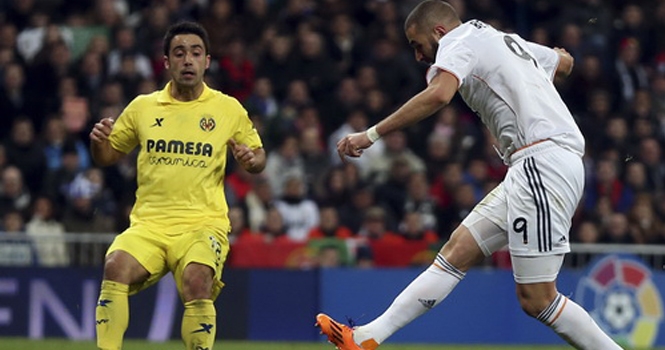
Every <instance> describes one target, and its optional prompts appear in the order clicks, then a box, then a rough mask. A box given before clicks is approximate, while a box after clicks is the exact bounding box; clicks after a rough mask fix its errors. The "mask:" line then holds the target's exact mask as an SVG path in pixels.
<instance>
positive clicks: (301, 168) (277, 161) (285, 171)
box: [264, 135, 305, 197]
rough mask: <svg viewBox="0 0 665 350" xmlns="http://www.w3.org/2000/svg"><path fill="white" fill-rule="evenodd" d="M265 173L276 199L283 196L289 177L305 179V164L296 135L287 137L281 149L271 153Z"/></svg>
mask: <svg viewBox="0 0 665 350" xmlns="http://www.w3.org/2000/svg"><path fill="white" fill-rule="evenodd" d="M264 173H265V176H266V178H267V179H268V181H269V182H270V187H271V190H272V192H273V193H274V195H275V197H281V196H282V193H283V192H282V191H283V190H284V188H285V186H284V185H285V183H286V179H287V178H288V177H295V176H297V177H300V178H304V176H305V162H304V160H303V158H302V154H301V153H300V146H299V143H298V138H297V137H296V136H295V135H287V136H285V137H284V139H283V140H282V142H281V144H280V146H279V148H278V149H277V150H273V151H272V152H270V154H269V156H268V161H267V164H266V169H265V170H264Z"/></svg>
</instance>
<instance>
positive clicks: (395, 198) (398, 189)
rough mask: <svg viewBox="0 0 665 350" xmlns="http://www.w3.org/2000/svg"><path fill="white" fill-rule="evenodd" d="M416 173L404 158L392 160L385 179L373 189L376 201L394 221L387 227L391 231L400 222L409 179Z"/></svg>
mask: <svg viewBox="0 0 665 350" xmlns="http://www.w3.org/2000/svg"><path fill="white" fill-rule="evenodd" d="M416 172H418V171H415V170H414V169H413V168H412V167H411V166H410V164H409V161H408V160H407V158H406V157H396V158H393V159H392V164H391V165H390V169H389V170H388V177H387V179H386V180H385V181H384V182H382V183H380V184H379V185H377V186H376V187H375V190H374V193H375V195H376V201H377V202H378V203H381V204H383V205H385V206H386V208H387V209H388V210H389V213H390V214H389V216H390V217H392V218H394V220H395V221H392V222H391V223H390V226H389V227H390V228H392V229H395V228H396V225H395V224H396V223H397V222H399V221H400V220H402V214H403V213H404V208H405V202H406V200H407V189H408V185H409V178H410V177H411V174H413V173H416Z"/></svg>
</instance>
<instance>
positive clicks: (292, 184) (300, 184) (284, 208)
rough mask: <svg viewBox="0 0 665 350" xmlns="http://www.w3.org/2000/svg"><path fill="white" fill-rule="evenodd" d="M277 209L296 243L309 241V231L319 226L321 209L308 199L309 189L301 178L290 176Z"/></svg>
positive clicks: (276, 204)
mask: <svg viewBox="0 0 665 350" xmlns="http://www.w3.org/2000/svg"><path fill="white" fill-rule="evenodd" d="M275 208H276V209H277V211H279V213H280V215H281V216H282V218H283V220H284V226H285V228H286V233H287V235H288V237H289V239H291V240H292V241H294V242H304V241H306V240H307V236H308V234H309V231H310V230H311V229H313V228H314V227H316V226H318V225H319V222H320V219H319V208H318V205H317V204H316V202H314V201H313V200H311V199H309V198H307V189H306V184H305V181H304V179H303V178H302V177H301V176H297V175H296V176H288V177H287V178H286V180H285V182H284V190H283V191H282V196H281V197H280V198H279V199H277V200H276V201H275Z"/></svg>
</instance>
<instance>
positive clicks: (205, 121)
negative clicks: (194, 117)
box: [199, 114, 217, 131]
mask: <svg viewBox="0 0 665 350" xmlns="http://www.w3.org/2000/svg"><path fill="white" fill-rule="evenodd" d="M216 125H217V124H216V123H215V119H212V116H211V115H210V114H204V115H203V117H201V121H200V122H199V126H201V130H203V131H212V130H213V129H214V128H215V126H216Z"/></svg>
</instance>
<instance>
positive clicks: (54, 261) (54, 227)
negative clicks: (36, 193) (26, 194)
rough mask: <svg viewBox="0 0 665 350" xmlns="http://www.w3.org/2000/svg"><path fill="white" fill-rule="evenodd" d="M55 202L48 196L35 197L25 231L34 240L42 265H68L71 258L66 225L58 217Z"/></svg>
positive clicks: (38, 260) (39, 261)
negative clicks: (65, 234) (65, 235)
mask: <svg viewBox="0 0 665 350" xmlns="http://www.w3.org/2000/svg"><path fill="white" fill-rule="evenodd" d="M53 204H54V203H53V201H52V200H51V199H50V198H48V197H44V196H40V197H37V198H35V201H34V203H33V206H32V216H31V217H30V220H29V221H28V223H27V224H26V225H25V232H26V234H27V235H28V236H29V237H31V238H32V240H33V242H34V247H35V253H36V255H37V262H38V263H39V265H40V266H45V267H56V266H68V265H69V261H70V259H69V252H68V251H67V244H66V242H65V237H64V233H65V226H64V225H63V224H62V223H61V222H59V221H58V220H57V219H56V215H55V208H54V207H53Z"/></svg>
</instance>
